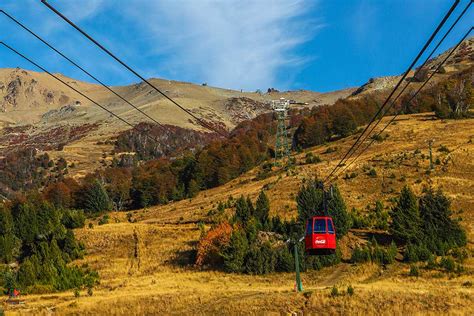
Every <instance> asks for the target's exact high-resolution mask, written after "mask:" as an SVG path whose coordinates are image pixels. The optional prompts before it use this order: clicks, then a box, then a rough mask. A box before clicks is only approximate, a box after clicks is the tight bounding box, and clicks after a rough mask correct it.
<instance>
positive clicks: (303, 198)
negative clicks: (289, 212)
mask: <svg viewBox="0 0 474 316" xmlns="http://www.w3.org/2000/svg"><path fill="white" fill-rule="evenodd" d="M316 186H317V184H316V181H313V180H311V181H309V182H308V183H307V184H304V185H303V186H302V187H301V189H300V191H299V192H298V196H297V197H296V202H297V205H298V222H299V224H300V225H303V226H304V225H305V223H306V221H307V220H308V219H309V218H310V217H312V216H316V215H324V210H323V209H322V207H321V206H322V192H321V190H318V189H317V188H316Z"/></svg>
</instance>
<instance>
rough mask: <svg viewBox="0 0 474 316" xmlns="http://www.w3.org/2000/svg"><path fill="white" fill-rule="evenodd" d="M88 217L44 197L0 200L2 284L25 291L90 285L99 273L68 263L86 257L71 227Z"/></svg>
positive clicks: (7, 287) (79, 224)
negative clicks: (57, 205)
mask: <svg viewBox="0 0 474 316" xmlns="http://www.w3.org/2000/svg"><path fill="white" fill-rule="evenodd" d="M84 221H85V216H84V214H83V213H82V212H80V211H71V210H63V209H58V208H55V207H54V206H52V205H51V204H50V203H48V202H46V201H44V200H43V199H42V198H40V197H35V196H29V197H27V198H21V199H18V200H15V201H13V202H11V203H8V204H0V260H1V262H2V263H3V264H5V265H3V267H2V268H1V271H0V287H1V288H3V290H4V291H5V292H8V291H11V289H13V288H16V289H20V290H22V291H23V293H24V292H46V291H48V292H49V291H56V290H57V291H59V290H66V289H71V288H79V287H90V288H92V287H93V286H94V284H95V283H96V282H97V280H98V275H97V273H95V272H94V271H91V270H90V269H88V268H86V267H76V266H71V265H69V263H70V262H72V261H74V260H75V259H78V258H81V257H82V255H83V251H84V247H83V246H82V245H81V244H80V243H78V242H77V240H76V239H75V237H74V233H73V232H72V229H73V228H78V227H82V226H83V225H84ZM16 263H19V265H18V266H16ZM12 264H13V265H12Z"/></svg>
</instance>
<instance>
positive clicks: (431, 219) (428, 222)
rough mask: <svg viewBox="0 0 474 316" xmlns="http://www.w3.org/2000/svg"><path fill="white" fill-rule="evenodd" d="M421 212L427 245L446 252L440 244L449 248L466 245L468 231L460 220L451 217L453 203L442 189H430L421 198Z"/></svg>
mask: <svg viewBox="0 0 474 316" xmlns="http://www.w3.org/2000/svg"><path fill="white" fill-rule="evenodd" d="M420 214H421V218H422V220H423V230H424V232H425V235H426V240H427V243H428V244H427V246H428V248H429V249H430V250H431V251H436V252H437V253H442V252H444V250H443V249H440V248H441V247H440V246H439V245H440V244H441V243H445V244H446V245H447V246H448V248H452V247H456V246H458V247H461V246H465V245H466V242H467V240H466V233H465V232H464V230H463V229H462V228H461V227H460V225H459V223H458V222H455V221H454V220H452V219H451V215H452V212H451V203H450V201H449V199H448V198H447V197H446V196H445V195H444V194H443V192H442V191H441V190H438V191H436V192H434V191H433V190H432V189H428V190H427V191H426V192H425V193H424V194H423V196H422V197H421V198H420Z"/></svg>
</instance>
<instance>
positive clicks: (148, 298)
mask: <svg viewBox="0 0 474 316" xmlns="http://www.w3.org/2000/svg"><path fill="white" fill-rule="evenodd" d="M387 119H388V118H386V119H384V121H383V122H385V121H386V120H387ZM387 135H388V136H387V137H386V138H385V140H383V141H381V142H376V143H375V144H374V145H373V146H371V148H370V149H369V150H368V151H367V152H366V153H365V154H364V155H363V156H361V158H360V161H358V162H357V163H355V164H354V165H353V167H351V168H350V169H349V170H348V172H350V173H352V172H355V173H357V176H355V177H354V178H352V179H348V180H344V179H342V178H340V179H338V180H337V182H336V183H337V184H338V185H339V187H340V189H341V191H342V194H343V196H344V199H345V200H346V203H347V206H348V208H352V207H355V208H358V209H361V210H362V212H367V211H366V210H365V207H366V205H368V204H371V203H373V202H375V201H376V200H381V201H383V202H384V204H385V205H386V206H390V205H391V202H390V198H392V197H394V196H395V193H397V192H399V190H400V188H401V187H402V186H403V185H405V184H408V185H410V186H412V187H413V188H414V189H415V191H417V192H419V191H421V189H422V187H423V186H424V185H433V186H434V187H440V188H443V190H444V191H445V192H446V193H447V194H448V196H449V197H450V198H451V200H452V203H453V209H454V210H456V211H457V212H456V215H459V216H461V217H462V218H463V221H462V225H463V227H465V228H466V229H467V231H468V235H469V245H468V247H469V248H470V249H471V250H472V249H473V244H472V240H473V237H474V195H473V193H474V187H473V185H474V172H473V171H474V165H473V159H472V157H473V155H474V143H473V141H474V125H473V124H472V119H464V120H448V121H443V120H438V119H434V118H433V116H432V115H431V114H429V113H427V114H418V115H404V116H400V117H399V119H397V121H396V124H394V125H392V126H390V127H389V128H388V129H387ZM354 137H355V136H350V137H347V138H345V139H341V140H339V141H337V142H335V143H332V144H330V145H329V146H327V145H323V146H318V147H314V148H310V149H309V150H307V152H312V153H314V154H315V155H318V156H320V157H321V158H322V162H320V163H314V164H305V163H304V161H305V155H306V153H307V152H304V153H300V154H297V155H296V156H295V157H296V158H297V162H298V164H297V166H296V167H295V168H294V169H293V170H290V171H289V172H286V171H284V170H274V173H273V174H271V175H270V176H269V177H268V178H266V179H262V180H257V179H255V177H256V175H257V174H258V172H259V168H255V169H254V170H252V171H250V172H248V173H246V174H244V175H243V176H241V177H239V178H237V179H235V180H233V181H231V182H229V183H227V184H225V185H223V186H221V187H217V188H215V189H211V190H207V191H203V192H201V193H199V194H198V196H196V197H195V198H193V199H189V200H183V201H180V202H174V203H170V204H168V205H164V206H158V207H150V208H147V209H142V210H137V211H134V212H132V213H131V214H132V215H131V216H132V218H133V220H136V222H134V223H129V222H127V218H126V217H127V216H126V214H125V213H111V214H110V215H111V217H112V219H111V223H110V224H106V225H102V226H94V227H93V228H83V229H79V230H77V231H76V234H77V236H78V237H79V239H80V240H82V241H83V242H84V243H85V245H86V248H87V250H88V254H87V256H86V257H85V258H84V260H82V262H80V263H79V264H81V263H83V262H85V263H88V264H89V265H90V266H92V267H93V268H95V269H97V270H98V271H99V273H100V276H101V284H100V285H99V286H98V287H97V288H96V289H95V291H94V295H93V296H91V297H89V296H85V294H84V293H83V296H81V297H79V298H75V297H74V295H73V294H72V293H71V292H66V293H59V294H47V295H29V296H26V297H25V300H26V304H25V305H23V306H17V307H9V309H11V310H12V311H17V312H21V313H23V312H28V313H38V312H48V311H54V312H57V313H59V314H71V313H81V314H83V313H91V314H101V313H122V314H123V313H126V314H143V313H168V314H180V313H192V314H212V313H229V312H235V311H236V310H238V311H240V312H242V313H262V312H263V313H279V314H282V313H283V314H285V313H317V312H324V313H326V314H338V313H341V311H342V312H343V313H348V314H362V313H363V314H380V313H382V314H393V313H403V314H418V313H422V314H425V313H432V314H441V313H442V314H451V313H453V314H472V313H473V312H474V310H473V306H474V304H473V303H474V302H473V297H474V296H473V294H474V292H473V288H472V285H471V286H469V284H470V283H469V282H468V281H471V282H472V274H471V273H467V274H463V275H461V276H455V275H448V274H443V273H438V272H435V271H422V272H421V276H420V277H418V278H415V277H409V276H408V269H409V268H408V266H407V265H402V264H399V263H396V264H393V265H389V266H387V267H381V266H377V265H372V264H365V265H350V264H348V263H344V262H343V263H341V264H339V265H336V266H334V267H331V268H324V269H322V270H320V271H311V272H305V273H303V274H302V278H303V285H304V288H305V292H304V293H301V294H297V293H295V292H294V291H293V286H294V274H291V273H279V274H270V275H266V276H251V275H239V274H224V273H222V272H214V271H200V270H197V269H196V268H194V267H193V265H192V258H193V252H194V249H195V247H196V243H197V241H198V239H199V235H200V231H199V229H198V225H197V223H198V222H200V221H208V220H209V219H210V215H209V214H208V213H209V210H211V209H213V208H215V206H216V204H217V203H218V202H219V201H226V200H227V199H228V198H229V196H233V197H238V196H240V195H241V194H243V195H249V196H250V197H251V198H252V199H255V198H256V195H257V194H258V192H259V191H260V190H261V189H262V188H263V189H265V190H266V193H267V195H268V196H269V199H270V205H271V210H272V211H273V214H274V215H276V214H278V215H282V216H284V217H287V218H290V217H293V216H294V215H295V214H296V205H295V199H294V196H295V194H296V192H297V191H298V190H299V187H300V185H301V183H302V181H303V179H305V178H306V179H309V178H312V177H314V176H319V177H324V176H325V175H326V174H327V172H328V171H329V170H330V169H331V168H332V167H334V165H335V164H336V163H337V161H338V159H339V158H340V157H341V154H342V153H343V152H344V150H346V149H347V148H348V146H350V145H351V143H352V142H353V139H354ZM431 139H434V145H433V152H434V159H435V160H437V159H439V161H440V163H439V164H436V165H435V169H434V170H433V171H432V172H431V173H430V174H427V172H426V170H427V168H428V160H427V156H428V143H427V142H428V140H431ZM443 146H444V147H443ZM329 147H331V148H336V151H334V152H331V153H327V154H326V153H325V152H327V151H328V150H327V149H328V148H329ZM302 163H303V164H302ZM370 168H373V169H375V170H376V176H369V175H368V174H367V173H368V172H367V170H369V169H370ZM418 179H420V180H421V181H419V180H418ZM93 222H94V224H95V225H96V224H97V223H96V221H93ZM358 234H360V232H358V231H352V232H351V233H350V234H349V238H352V239H354V238H357V236H358ZM344 243H345V244H346V245H347V244H348V243H350V242H349V241H348V240H347V239H346V240H343V244H344ZM465 266H466V267H467V268H468V269H469V270H470V271H472V268H473V267H474V260H473V259H472V258H470V259H468V261H467V262H466V263H465ZM349 284H351V285H352V286H353V287H354V288H355V294H354V295H353V296H348V295H347V294H344V295H343V294H341V295H340V296H338V297H331V295H330V292H331V288H332V287H333V286H336V287H338V288H339V290H340V291H342V292H345V290H346V288H347V286H348V285H349ZM471 284H472V283H471ZM446 293H449V295H446Z"/></svg>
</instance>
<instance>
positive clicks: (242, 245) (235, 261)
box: [222, 230, 249, 272]
mask: <svg viewBox="0 0 474 316" xmlns="http://www.w3.org/2000/svg"><path fill="white" fill-rule="evenodd" d="M248 248H249V245H248V241H247V237H246V236H245V232H244V231H242V230H236V231H234V232H233V233H232V235H231V237H230V242H229V244H228V245H227V246H226V247H225V248H224V250H223V252H222V257H223V258H224V269H225V270H226V271H227V272H243V269H244V262H245V257H246V256H247V252H248Z"/></svg>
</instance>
